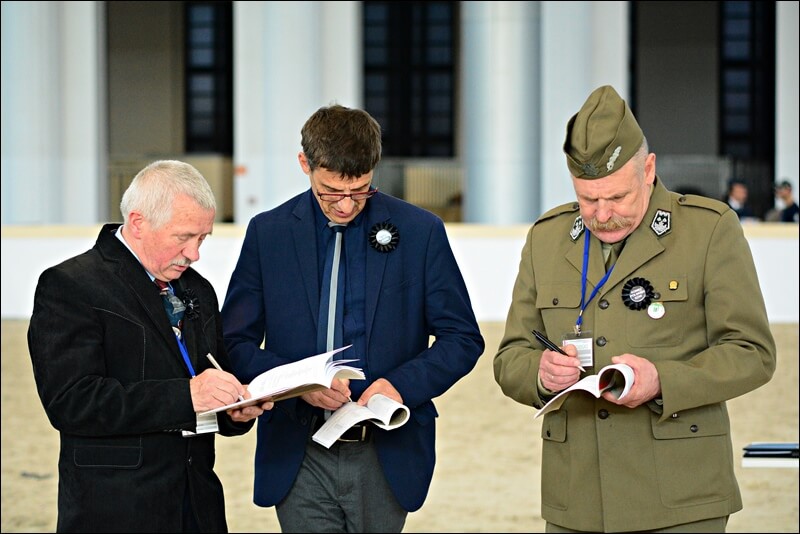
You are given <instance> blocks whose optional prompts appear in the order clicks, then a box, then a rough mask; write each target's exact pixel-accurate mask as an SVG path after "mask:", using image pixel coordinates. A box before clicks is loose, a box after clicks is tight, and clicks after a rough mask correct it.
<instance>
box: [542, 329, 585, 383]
mask: <svg viewBox="0 0 800 534" xmlns="http://www.w3.org/2000/svg"><path fill="white" fill-rule="evenodd" d="M531 332H532V333H533V335H534V336H535V337H536V339H538V340H539V343H541V344H542V345H544V346H545V347H547V348H548V349H550V350H554V351H556V352H558V353H560V354H563V355H564V356H569V354H567V353H566V352H564V349H562V348H561V347H559V346H558V345H556V344H555V343H553V342H552V341H550V340H549V339H548V338H547V336H546V335H544V334H542V333H541V332H539V331H538V330H531ZM578 369H580V370H581V371H583V372H584V373H585V372H586V369H584V368H583V366H582V365H579V366H578Z"/></svg>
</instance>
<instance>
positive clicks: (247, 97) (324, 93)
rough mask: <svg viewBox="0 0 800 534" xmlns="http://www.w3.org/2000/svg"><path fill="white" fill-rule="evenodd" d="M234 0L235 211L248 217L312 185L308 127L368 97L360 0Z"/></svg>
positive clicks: (239, 220) (240, 217)
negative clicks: (303, 158) (332, 109)
mask: <svg viewBox="0 0 800 534" xmlns="http://www.w3.org/2000/svg"><path fill="white" fill-rule="evenodd" d="M333 4H334V3H333V2H235V3H234V39H235V43H234V49H235V50H236V53H235V60H234V61H235V64H234V78H235V80H234V87H235V94H234V102H235V104H234V105H235V108H234V124H235V126H234V128H235V133H234V140H235V141H234V143H235V146H234V156H235V158H236V161H235V168H236V174H235V176H234V183H233V186H234V213H235V215H234V217H235V221H234V222H236V223H239V224H246V223H247V222H248V221H249V220H250V218H251V217H252V216H253V215H255V214H257V213H259V212H261V211H264V210H266V209H270V208H273V207H275V206H277V205H278V204H280V203H282V202H283V201H285V200H287V199H289V198H290V197H292V196H294V195H295V194H297V193H299V192H301V191H304V190H305V189H307V188H308V187H309V182H308V178H307V177H306V176H305V175H304V174H303V173H302V171H301V170H300V166H299V164H298V162H297V153H298V152H300V150H301V146H300V129H301V128H302V126H303V124H304V123H305V121H306V119H308V117H309V116H311V114H312V113H314V111H316V110H317V109H319V108H320V107H322V106H326V105H329V104H331V103H334V102H336V103H339V104H342V105H346V106H360V105H361V101H362V98H361V85H360V84H361V11H360V10H361V7H360V2H335V5H333Z"/></svg>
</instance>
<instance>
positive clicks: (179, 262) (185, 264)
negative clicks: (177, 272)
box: [170, 258, 192, 267]
mask: <svg viewBox="0 0 800 534" xmlns="http://www.w3.org/2000/svg"><path fill="white" fill-rule="evenodd" d="M191 264H192V260H189V259H186V258H183V259H180V260H175V261H173V262H172V263H170V265H177V266H178V267H188V266H190V265H191Z"/></svg>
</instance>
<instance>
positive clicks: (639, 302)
mask: <svg viewBox="0 0 800 534" xmlns="http://www.w3.org/2000/svg"><path fill="white" fill-rule="evenodd" d="M653 298H655V290H654V289H653V285H652V284H651V283H650V281H649V280H647V279H645V278H638V277H637V278H631V279H630V280H628V281H627V282H625V285H624V286H623V288H622V302H624V303H625V306H627V307H628V308H630V309H631V310H635V311H639V310H643V309H645V308H647V307H648V306H649V305H650V303H651V302H652V301H653Z"/></svg>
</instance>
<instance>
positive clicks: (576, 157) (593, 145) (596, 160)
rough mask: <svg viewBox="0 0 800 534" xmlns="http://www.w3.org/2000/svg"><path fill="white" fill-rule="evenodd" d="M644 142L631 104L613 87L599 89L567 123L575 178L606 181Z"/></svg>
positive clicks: (567, 145) (566, 143)
mask: <svg viewBox="0 0 800 534" xmlns="http://www.w3.org/2000/svg"><path fill="white" fill-rule="evenodd" d="M642 141H644V134H643V133H642V129H641V128H640V127H639V123H637V122H636V118H635V117H634V116H633V112H631V109H630V108H629V107H628V104H627V103H626V102H625V101H624V100H623V99H622V98H621V97H620V96H619V94H618V93H617V92H616V91H615V90H614V88H613V87H611V86H610V85H604V86H602V87H598V88H597V89H595V90H594V91H592V94H591V95H589V98H588V99H586V102H585V103H584V104H583V107H581V109H580V111H578V113H576V114H575V115H573V117H572V118H571V119H570V120H569V122H568V123H567V137H566V139H565V140H564V153H565V154H566V155H567V167H569V172H570V174H572V176H574V177H575V178H582V179H585V180H594V179H597V178H603V177H605V176H608V175H609V174H612V173H613V172H615V171H617V170H619V169H620V168H621V167H622V166H623V165H625V163H627V162H628V160H629V159H631V157H633V155H634V154H636V151H637V150H639V147H640V146H642Z"/></svg>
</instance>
